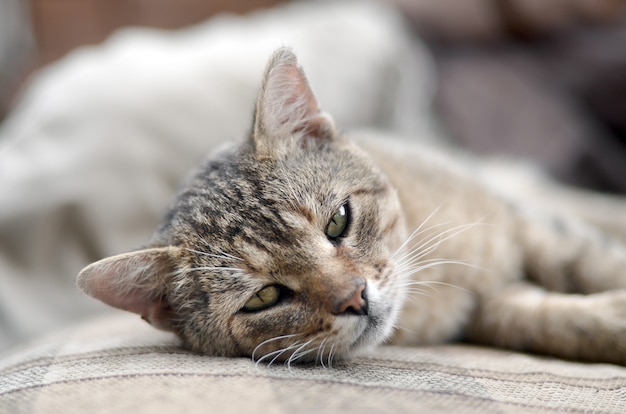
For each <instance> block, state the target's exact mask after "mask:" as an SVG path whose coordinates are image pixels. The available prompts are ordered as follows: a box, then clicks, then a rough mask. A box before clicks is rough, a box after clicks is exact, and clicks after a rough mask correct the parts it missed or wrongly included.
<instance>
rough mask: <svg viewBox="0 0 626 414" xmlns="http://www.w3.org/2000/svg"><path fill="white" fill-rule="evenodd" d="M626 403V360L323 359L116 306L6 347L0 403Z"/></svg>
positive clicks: (189, 408)
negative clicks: (187, 333)
mask: <svg viewBox="0 0 626 414" xmlns="http://www.w3.org/2000/svg"><path fill="white" fill-rule="evenodd" d="M625 408H626V369H624V368H622V367H617V366H611V365H601V364H594V365H585V364H578V363H571V362H565V361H560V360H553V359H547V358H540V357H534V356H527V355H522V354H515V353H511V352H508V351H502V350H495V349H487V348H480V347H470V346H464V345H446V346H433V347H424V348H401V347H381V348H378V349H377V350H375V351H373V352H372V353H371V354H370V355H369V356H366V357H361V358H358V359H355V360H352V361H348V362H342V363H335V364H333V365H332V367H331V368H327V367H326V368H325V367H322V366H312V365H309V366H291V367H288V366H285V365H282V364H274V365H270V366H268V365H265V364H263V365H255V364H254V362H252V361H251V360H249V359H245V358H235V359H226V358H211V357H206V356H202V355H197V354H193V353H190V352H188V351H185V350H184V349H182V348H181V347H179V345H178V341H177V339H176V338H175V337H174V336H172V335H170V334H168V333H164V332H160V331H157V330H154V329H153V328H151V327H150V326H149V325H147V324H146V323H144V322H143V321H141V320H140V319H139V318H137V317H135V316H134V315H126V314H123V315H115V316H111V317H107V318H106V319H98V320H93V321H92V322H90V323H89V324H86V325H83V326H79V327H77V328H74V329H71V330H68V331H66V332H63V333H60V334H58V335H56V336H54V337H50V338H48V339H46V340H43V341H40V342H37V343H33V344H31V345H29V346H28V347H25V348H23V349H20V350H14V351H13V352H11V353H9V354H5V355H4V357H2V358H0V412H2V413H5V412H6V413H28V414H40V413H41V414H44V413H45V414H54V413H63V414H72V413H90V414H98V413H133V414H141V413H173V412H184V413H207V412H210V413H230V412H232V413H247V412H263V413H296V412H297V413H319V412H323V413H333V412H337V413H339V412H341V413H346V412H361V413H365V412H367V413H377V412H380V413H403V412H406V413H416V412H442V413H451V412H467V413H480V412H489V413H492V412H507V413H508V412H513V413H539V412H568V413H583V412H585V413H586V412H598V413H599V412H602V413H623V412H624V410H625Z"/></svg>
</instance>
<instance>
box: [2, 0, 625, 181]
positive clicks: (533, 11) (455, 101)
mask: <svg viewBox="0 0 626 414" xmlns="http://www.w3.org/2000/svg"><path fill="white" fill-rule="evenodd" d="M380 1H381V2H387V3H391V4H392V5H394V6H395V7H398V8H399V9H400V10H401V12H402V13H403V14H404V16H405V17H406V19H407V20H408V21H409V22H410V23H411V26H412V28H413V29H414V30H415V32H416V33H417V34H419V36H421V37H422V38H423V39H424V40H425V41H426V43H427V45H428V46H429V48H430V50H431V51H432V53H433V56H434V60H435V64H436V67H437V71H438V79H439V81H438V84H437V90H436V97H435V109H436V113H437V115H438V116H439V117H440V120H441V121H442V124H443V126H444V127H445V128H446V129H447V131H448V132H449V135H450V136H451V137H452V138H453V139H454V140H456V141H457V142H459V143H460V144H461V145H463V146H466V147H468V148H470V149H472V150H474V151H477V152H479V153H484V154H490V155H493V154H511V155H515V156H520V157H523V158H530V159H532V160H534V161H536V162H538V163H539V164H541V165H542V166H544V167H545V168H546V169H547V170H548V171H550V172H551V173H552V174H553V175H555V176H556V177H557V178H559V179H561V180H563V181H566V182H569V183H573V184H576V185H581V186H585V187H590V188H594V189H599V190H602V191H608V192H620V193H621V192H625V191H626V162H625V160H626V138H625V137H626V18H625V17H624V16H625V15H624V3H625V2H624V1H620V0H558V1H550V2H546V1H541V0H506V1H505V0H500V1H488V0H380ZM284 2H286V0H242V1H237V2H232V1H226V0H219V1H216V0H212V1H202V0H1V1H0V119H2V118H3V117H5V116H6V115H7V114H8V113H9V112H10V109H11V107H12V105H13V103H14V102H15V99H16V96H18V94H19V93H18V91H19V87H20V85H21V84H22V83H23V81H24V80H25V79H27V77H28V75H29V74H30V73H32V72H33V71H34V70H36V69H37V68H39V67H41V66H43V65H46V64H48V63H50V62H54V61H55V60H57V59H59V58H61V57H62V56H64V55H65V54H67V53H68V52H69V51H71V50H73V49H74V48H77V47H79V46H83V45H94V44H98V43H99V42H101V41H103V40H105V39H106V38H107V37H108V36H109V35H110V34H111V33H112V32H114V31H115V30H116V29H118V28H121V27H125V26H148V27H157V28H165V29H176V28H181V27H184V26H187V25H190V24H194V23H198V22H201V21H203V20H205V19H207V18H209V17H210V16H213V15H215V14H216V13H221V12H225V11H226V12H233V13H246V12H249V11H251V10H255V9H259V8H267V7H272V6H275V5H277V4H278V3H284ZM546 137H549V139H547V138H546Z"/></svg>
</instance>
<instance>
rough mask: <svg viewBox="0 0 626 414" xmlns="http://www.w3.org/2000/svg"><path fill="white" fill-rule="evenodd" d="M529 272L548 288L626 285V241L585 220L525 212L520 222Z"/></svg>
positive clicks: (585, 290)
mask: <svg viewBox="0 0 626 414" xmlns="http://www.w3.org/2000/svg"><path fill="white" fill-rule="evenodd" d="M518 237H519V240H518V241H519V243H520V245H521V246H522V248H523V251H524V253H523V255H524V259H523V260H524V266H525V269H524V271H525V273H526V275H527V277H528V279H530V280H531V281H533V282H535V283H537V284H539V285H541V286H543V287H545V288H546V289H548V290H552V291H558V292H570V293H597V292H604V291H609V290H613V289H626V245H624V244H623V243H621V242H620V241H617V240H616V239H613V238H611V237H608V236H606V235H605V234H604V233H602V232H601V231H599V230H598V229H596V228H594V227H592V226H589V225H587V224H586V223H583V222H581V221H577V220H574V219H569V218H561V217H558V216H548V215H545V216H543V215H542V216H539V215H536V214H535V215H529V214H525V215H523V216H522V217H521V219H520V222H519V225H518Z"/></svg>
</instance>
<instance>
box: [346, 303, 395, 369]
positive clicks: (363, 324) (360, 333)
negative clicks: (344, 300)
mask: <svg viewBox="0 0 626 414" xmlns="http://www.w3.org/2000/svg"><path fill="white" fill-rule="evenodd" d="M393 314H394V311H393V309H392V307H391V306H390V307H385V308H383V309H379V308H378V307H377V306H375V305H374V306H372V304H370V311H369V312H368V314H367V315H360V316H356V318H355V316H352V317H349V319H350V321H348V320H346V321H345V322H351V323H352V326H351V328H347V329H346V331H347V332H346V334H347V335H348V336H351V337H352V340H347V341H346V342H347V343H348V344H349V346H348V347H347V352H346V355H345V357H349V356H352V355H355V354H356V355H358V354H360V353H362V352H365V351H367V350H369V349H370V348H372V347H374V346H377V345H379V344H380V343H382V342H384V341H385V339H387V337H388V336H389V335H390V333H391V331H392V329H393V322H394V321H393ZM337 322H339V324H340V325H343V324H344V322H340V321H339V320H338V321H337Z"/></svg>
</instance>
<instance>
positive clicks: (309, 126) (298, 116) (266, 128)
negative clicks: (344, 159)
mask: <svg viewBox="0 0 626 414" xmlns="http://www.w3.org/2000/svg"><path fill="white" fill-rule="evenodd" d="M253 128H254V129H253V135H252V138H253V140H254V145H255V147H256V149H257V150H258V151H270V152H271V150H272V148H273V147H274V146H276V145H280V144H281V143H284V142H285V141H287V140H293V138H294V137H295V138H296V139H303V140H325V139H331V138H332V137H333V136H334V135H335V128H334V125H333V121H332V119H331V118H330V117H329V116H328V115H326V114H325V113H323V112H321V111H320V109H319V106H318V104H317V100H316V99H315V96H314V95H313V91H312V90H311V87H310V86H309V82H308V81H307V79H306V76H305V74H304V71H303V70H302V68H301V67H300V66H299V65H298V61H297V59H296V56H295V55H294V54H293V52H291V50H289V49H286V48H281V49H278V50H277V51H276V52H274V54H273V55H272V57H271V58H270V61H269V63H268V65H267V68H266V69H265V74H264V77H263V83H262V85H261V90H260V91H259V96H258V99H257V104H256V110H255V113H254V127H253Z"/></svg>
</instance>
